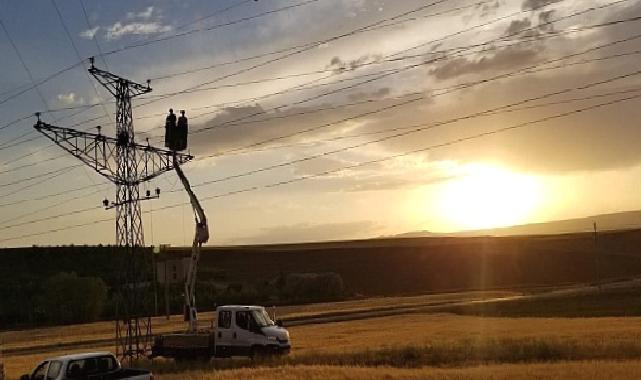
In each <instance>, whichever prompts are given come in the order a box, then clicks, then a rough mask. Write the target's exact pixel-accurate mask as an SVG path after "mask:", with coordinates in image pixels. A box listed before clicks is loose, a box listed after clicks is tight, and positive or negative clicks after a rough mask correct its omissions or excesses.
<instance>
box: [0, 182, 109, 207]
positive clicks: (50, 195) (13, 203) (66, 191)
mask: <svg viewBox="0 0 641 380" xmlns="http://www.w3.org/2000/svg"><path fill="white" fill-rule="evenodd" d="M104 186H107V184H102V185H95V184H93V185H87V186H82V187H79V188H75V189H68V190H63V191H60V192H57V193H50V194H45V195H42V196H40V197H36V198H28V199H19V200H15V201H10V202H7V203H2V204H0V208H4V207H9V206H15V205H19V204H23V203H26V202H36V201H42V200H46V199H51V198H57V197H59V196H61V195H66V194H69V193H74V192H77V191H82V190H85V189H90V188H93V187H104Z"/></svg>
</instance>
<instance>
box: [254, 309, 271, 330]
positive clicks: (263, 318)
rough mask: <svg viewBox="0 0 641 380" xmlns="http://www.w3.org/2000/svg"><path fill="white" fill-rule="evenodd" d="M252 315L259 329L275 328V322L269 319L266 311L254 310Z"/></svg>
mask: <svg viewBox="0 0 641 380" xmlns="http://www.w3.org/2000/svg"><path fill="white" fill-rule="evenodd" d="M252 315H253V316H254V320H255V321H256V324H257V325H258V327H266V326H273V325H274V322H273V321H272V320H271V319H270V318H269V314H267V312H266V311H265V310H261V311H258V310H252Z"/></svg>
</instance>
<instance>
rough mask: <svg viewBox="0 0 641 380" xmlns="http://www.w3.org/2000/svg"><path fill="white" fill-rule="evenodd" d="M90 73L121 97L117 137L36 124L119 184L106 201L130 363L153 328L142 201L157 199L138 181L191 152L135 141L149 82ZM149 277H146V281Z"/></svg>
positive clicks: (119, 339) (119, 329)
mask: <svg viewBox="0 0 641 380" xmlns="http://www.w3.org/2000/svg"><path fill="white" fill-rule="evenodd" d="M90 63H91V67H90V68H89V73H90V74H91V75H93V77H94V78H96V80H97V81H98V82H99V83H100V84H101V85H103V86H104V87H105V88H106V89H107V90H108V91H109V92H110V93H111V94H112V95H113V96H114V97H115V98H116V137H115V138H112V137H107V136H104V135H102V134H101V132H100V127H98V133H90V132H83V131H78V130H75V129H70V128H62V127H57V126H53V125H50V124H47V123H44V122H42V121H41V120H40V114H39V113H37V114H36V115H37V116H38V121H37V123H36V124H35V125H34V128H35V129H36V130H38V131H39V132H41V133H42V134H44V135H45V136H46V137H47V138H49V139H50V140H51V141H53V142H54V143H56V144H57V145H58V146H60V147H61V148H62V149H64V150H65V151H67V152H69V153H70V154H71V155H73V156H74V157H76V158H78V159H79V160H81V161H82V162H84V163H85V164H87V165H88V166H89V167H91V168H92V169H93V170H95V171H96V172H98V173H99V174H100V175H102V176H104V177H105V178H107V179H108V180H110V181H111V182H113V183H114V184H115V185H116V199H115V201H111V202H109V201H108V200H106V199H105V200H104V201H103V205H104V206H105V209H112V208H115V209H116V244H117V245H118V246H119V247H122V249H123V250H124V251H125V257H126V259H125V260H124V261H125V265H124V268H122V273H121V275H122V276H123V279H122V281H121V282H122V283H121V287H122V289H121V293H122V305H121V306H122V307H120V308H118V310H119V314H121V315H118V316H117V318H116V355H117V356H118V357H119V358H121V359H124V360H128V361H129V362H131V361H133V360H135V359H138V358H142V357H146V356H147V353H148V351H149V350H150V347H151V340H152V329H151V317H150V314H151V313H150V311H149V310H148V309H149V302H147V300H146V298H148V297H147V295H146V293H147V291H146V289H145V288H144V287H145V286H148V285H149V282H148V281H149V280H150V278H149V277H150V275H149V273H148V272H149V271H148V270H146V269H145V268H144V267H145V265H144V254H143V252H142V250H141V249H140V248H141V247H143V246H144V233H143V224H142V216H141V212H140V201H143V200H149V199H157V198H158V197H159V196H160V189H156V192H155V194H151V192H150V191H147V193H146V194H145V196H144V197H141V196H140V192H139V188H138V187H139V185H140V184H141V183H143V182H146V181H149V180H151V179H153V178H155V177H157V176H159V175H161V174H162V173H165V172H167V171H171V170H173V161H172V159H173V158H174V157H176V160H177V162H178V163H180V164H183V163H185V162H187V161H190V160H192V159H193V157H192V156H190V155H186V154H181V153H176V152H172V151H169V150H165V149H161V148H156V147H153V146H150V145H149V141H147V143H146V144H145V145H141V144H137V143H136V142H135V134H134V126H133V116H132V106H131V100H132V99H133V98H134V97H136V96H139V95H143V94H147V93H149V92H151V88H150V82H149V81H147V85H146V86H145V85H141V84H138V83H135V82H132V81H130V80H128V79H125V78H123V77H120V76H118V75H115V74H112V73H110V72H108V71H104V70H101V69H98V68H96V67H95V66H94V60H93V58H91V59H90ZM145 280H146V281H145Z"/></svg>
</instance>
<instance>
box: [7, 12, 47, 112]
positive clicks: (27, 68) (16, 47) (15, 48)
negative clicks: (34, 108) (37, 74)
mask: <svg viewBox="0 0 641 380" xmlns="http://www.w3.org/2000/svg"><path fill="white" fill-rule="evenodd" d="M0 27H2V30H3V31H4V34H5V35H6V36H7V39H8V40H9V43H10V44H11V47H12V48H13V51H14V52H15V53H16V56H17V57H18V60H19V61H20V64H21V65H22V68H23V69H24V71H25V72H26V73H27V76H28V77H29V80H31V83H32V84H33V86H34V88H35V90H36V92H37V93H38V96H39V97H40V100H42V104H43V105H44V106H45V108H48V107H49V106H48V105H47V101H46V100H45V97H44V96H43V95H42V92H41V91H40V89H39V88H38V86H37V85H36V81H35V79H33V74H31V70H29V67H28V66H27V63H26V62H25V60H24V59H23V58H22V54H20V50H18V46H16V43H15V42H14V40H13V38H12V37H11V34H9V31H8V30H7V27H6V26H5V24H4V22H3V21H2V19H0ZM3 102H4V101H0V104H2V103H3Z"/></svg>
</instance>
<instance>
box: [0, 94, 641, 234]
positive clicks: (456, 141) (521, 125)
mask: <svg viewBox="0 0 641 380" xmlns="http://www.w3.org/2000/svg"><path fill="white" fill-rule="evenodd" d="M639 98H641V94H637V95H633V96H628V97H624V98H618V99H615V100H612V101H608V102H603V103H598V104H594V105H591V106H586V107H581V108H576V109H573V110H571V111H566V112H562V113H558V114H555V115H551V116H546V117H543V118H538V119H535V120H530V121H526V122H522V123H518V124H515V125H511V126H507V127H502V128H498V129H494V130H491V131H487V132H481V133H477V134H474V135H469V136H465V137H461V138H457V139H454V140H449V141H447V142H444V143H439V144H434V145H429V146H426V147H423V148H419V149H415V150H412V151H408V152H403V153H398V154H394V155H389V156H385V157H381V158H377V159H374V160H369V161H363V162H359V163H356V164H352V165H347V166H342V167H339V168H335V169H330V170H326V171H323V172H320V173H316V174H310V175H305V176H299V177H296V178H292V179H289V180H283V181H278V182H273V183H269V184H265V185H257V186H252V187H248V188H244V189H239V190H234V191H229V192H226V193H221V194H215V195H212V196H207V197H204V198H202V200H203V201H205V200H212V199H216V198H222V197H228V196H232V195H237V194H242V193H247V192H251V191H256V190H260V189H269V188H275V187H280V186H285V185H289V184H293V183H297V182H302V181H306V180H309V179H314V178H320V177H324V176H327V175H330V174H335V173H339V172H343V171H346V170H351V169H356V168H360V167H363V166H367V165H372V164H378V163H381V162H385V161H390V160H394V159H398V158H402V157H407V156H411V155H414V154H418V153H425V152H428V151H431V150H434V149H438V148H444V147H448V146H452V145H456V144H460V143H463V142H466V141H471V140H476V139H479V138H483V137H487V136H491V135H496V134H500V133H505V132H508V131H512V130H516V129H522V128H525V127H528V126H532V125H537V124H543V123H546V122H549V121H552V120H557V119H562V118H566V117H569V116H572V115H577V114H581V113H584V112H588V111H592V110H595V109H599V108H603V107H607V106H611V105H615V104H619V103H623V102H626V101H630V100H635V99H639ZM425 125H427V124H425ZM182 205H183V203H177V204H173V205H168V206H164V207H161V208H159V209H156V210H154V211H161V210H168V209H173V208H176V207H179V206H182ZM145 213H146V212H145ZM111 220H112V219H111V218H110V219H102V220H96V221H92V222H89V223H81V224H76V225H72V226H66V227H60V228H57V229H54V230H48V231H43V232H37V233H31V234H26V235H22V236H18V237H11V238H5V239H0V242H5V241H11V240H17V239H22V238H26V237H32V236H39V235H44V234H49V233H54V232H59V231H62V230H67V229H73V228H78V227H83V226H88V225H93V224H97V223H102V222H106V221H111Z"/></svg>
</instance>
